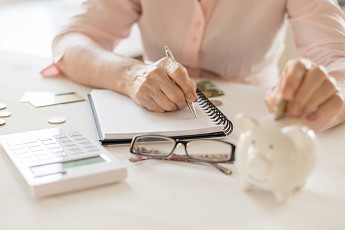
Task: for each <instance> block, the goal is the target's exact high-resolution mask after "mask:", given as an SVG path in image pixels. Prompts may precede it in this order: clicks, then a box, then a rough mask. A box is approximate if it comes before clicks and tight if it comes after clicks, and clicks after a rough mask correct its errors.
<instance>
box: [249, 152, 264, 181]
mask: <svg viewBox="0 0 345 230" xmlns="http://www.w3.org/2000/svg"><path fill="white" fill-rule="evenodd" d="M248 169H249V171H250V172H251V174H252V176H255V177H258V178H260V179H263V178H266V176H267V175H268V172H269V162H268V160H267V159H266V158H265V157H264V156H262V155H260V154H257V153H256V154H255V153H254V154H251V155H250V157H249V159H248Z"/></svg>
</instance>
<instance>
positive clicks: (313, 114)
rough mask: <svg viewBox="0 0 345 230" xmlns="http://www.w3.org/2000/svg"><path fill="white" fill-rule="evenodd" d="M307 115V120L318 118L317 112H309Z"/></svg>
mask: <svg viewBox="0 0 345 230" xmlns="http://www.w3.org/2000/svg"><path fill="white" fill-rule="evenodd" d="M306 117H307V120H309V121H314V120H316V118H317V117H316V113H315V112H311V113H308V114H307V116H306Z"/></svg>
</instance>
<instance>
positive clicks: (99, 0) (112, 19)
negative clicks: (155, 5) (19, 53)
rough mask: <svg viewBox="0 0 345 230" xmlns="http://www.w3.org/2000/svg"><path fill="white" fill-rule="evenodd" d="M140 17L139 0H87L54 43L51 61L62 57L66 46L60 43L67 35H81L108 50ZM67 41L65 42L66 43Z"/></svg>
mask: <svg viewBox="0 0 345 230" xmlns="http://www.w3.org/2000/svg"><path fill="white" fill-rule="evenodd" d="M140 14H141V8H140V2H139V0H86V1H85V2H84V3H83V4H82V5H81V8H80V13H79V14H77V15H75V16H73V17H72V18H71V19H70V20H69V22H68V23H67V25H66V26H65V27H64V28H63V29H62V30H61V32H60V33H59V34H58V35H57V36H56V37H55V38H54V40H53V46H52V48H53V61H54V63H57V62H58V61H59V60H60V59H61V58H62V57H63V55H64V53H65V51H66V48H67V45H68V44H66V42H60V40H61V38H63V36H64V35H66V34H67V33H72V32H77V33H83V34H86V35H87V36H89V37H90V38H91V39H93V40H94V41H96V42H97V43H98V44H99V45H100V46H102V47H103V48H105V49H107V50H113V49H114V48H115V46H116V45H117V44H118V43H119V41H121V39H123V38H126V37H127V36H128V35H129V33H130V29H131V27H132V25H133V24H134V23H135V22H137V21H138V18H139V16H140ZM69 42H70V41H68V43H69Z"/></svg>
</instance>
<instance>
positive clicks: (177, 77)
mask: <svg viewBox="0 0 345 230" xmlns="http://www.w3.org/2000/svg"><path fill="white" fill-rule="evenodd" d="M134 68H135V69H136V70H135V71H134V72H133V76H134V77H133V78H132V79H131V80H130V83H129V85H128V90H127V94H128V95H129V96H130V97H131V98H132V99H133V100H134V101H135V102H136V103H137V104H139V105H141V106H143V107H145V108H147V109H149V110H151V111H155V112H166V111H174V110H177V109H183V108H185V107H186V106H187V104H186V100H188V101H189V102H195V101H197V95H196V92H195V91H196V87H197V86H196V83H195V82H194V81H193V80H191V79H190V78H189V76H188V73H187V70H186V68H185V67H183V66H182V65H181V64H179V63H177V62H176V61H173V60H171V59H170V58H167V57H165V58H162V59H160V60H159V61H157V62H155V63H153V64H150V65H145V64H143V65H140V66H136V67H134Z"/></svg>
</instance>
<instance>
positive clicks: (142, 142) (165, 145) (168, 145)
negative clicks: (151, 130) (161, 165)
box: [132, 136, 175, 157]
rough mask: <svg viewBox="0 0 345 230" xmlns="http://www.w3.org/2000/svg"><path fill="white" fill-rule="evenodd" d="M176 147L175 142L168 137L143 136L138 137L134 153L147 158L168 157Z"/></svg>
mask: <svg viewBox="0 0 345 230" xmlns="http://www.w3.org/2000/svg"><path fill="white" fill-rule="evenodd" d="M174 147H175V140H173V139H171V138H168V137H154V136H143V137H137V138H136V139H135V142H134V146H133V149H132V151H133V153H137V154H142V155H146V156H157V157H158V156H168V155H169V154H170V153H171V151H172V150H173V149H174Z"/></svg>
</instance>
